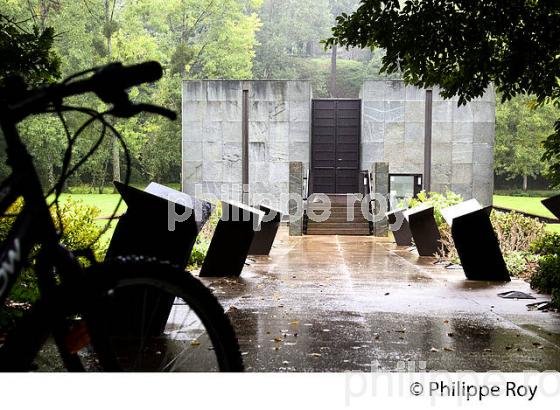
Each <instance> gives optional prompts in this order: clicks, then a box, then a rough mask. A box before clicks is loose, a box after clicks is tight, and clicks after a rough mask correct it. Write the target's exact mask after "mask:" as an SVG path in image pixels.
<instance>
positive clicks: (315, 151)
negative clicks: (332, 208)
mask: <svg viewBox="0 0 560 410" xmlns="http://www.w3.org/2000/svg"><path fill="white" fill-rule="evenodd" d="M312 112H313V115H312V134H311V180H312V192H316V193H325V194H347V193H357V192H360V190H359V179H360V177H359V174H360V128H361V101H360V100H313V105H312Z"/></svg>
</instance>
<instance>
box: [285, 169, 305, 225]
mask: <svg viewBox="0 0 560 410" xmlns="http://www.w3.org/2000/svg"><path fill="white" fill-rule="evenodd" d="M289 167H290V181H289V188H288V189H289V193H290V200H289V202H288V214H289V215H290V225H289V235H290V236H301V235H303V198H302V195H301V194H302V191H303V163H302V162H299V161H291V162H290V165H289Z"/></svg>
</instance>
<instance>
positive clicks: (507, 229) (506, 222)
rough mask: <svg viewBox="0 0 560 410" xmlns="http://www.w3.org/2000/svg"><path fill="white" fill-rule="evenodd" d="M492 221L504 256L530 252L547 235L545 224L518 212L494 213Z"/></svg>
mask: <svg viewBox="0 0 560 410" xmlns="http://www.w3.org/2000/svg"><path fill="white" fill-rule="evenodd" d="M490 221H491V222H492V226H493V227H494V231H495V232H496V236H497V237H498V241H499V242H500V248H501V249H502V253H503V254H504V255H505V254H507V253H509V252H514V251H520V252H528V251H530V250H531V244H532V243H533V242H535V241H540V240H541V239H542V238H543V237H544V235H545V234H546V232H545V224H544V223H542V222H540V221H539V220H538V219H535V218H529V217H526V216H523V215H522V214H520V213H518V212H498V211H492V213H491V214H490Z"/></svg>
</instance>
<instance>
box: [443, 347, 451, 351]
mask: <svg viewBox="0 0 560 410" xmlns="http://www.w3.org/2000/svg"><path fill="white" fill-rule="evenodd" d="M443 350H445V351H446V352H453V349H452V348H450V347H444V348H443Z"/></svg>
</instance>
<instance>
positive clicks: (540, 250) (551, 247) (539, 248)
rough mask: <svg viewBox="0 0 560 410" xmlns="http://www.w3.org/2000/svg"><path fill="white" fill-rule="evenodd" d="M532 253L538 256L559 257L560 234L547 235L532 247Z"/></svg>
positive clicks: (536, 241)
mask: <svg viewBox="0 0 560 410" xmlns="http://www.w3.org/2000/svg"><path fill="white" fill-rule="evenodd" d="M531 252H533V253H535V254H537V255H557V254H559V253H560V234H558V233H546V234H545V235H543V236H542V237H540V238H538V239H537V240H535V241H534V242H533V244H532V245H531Z"/></svg>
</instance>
